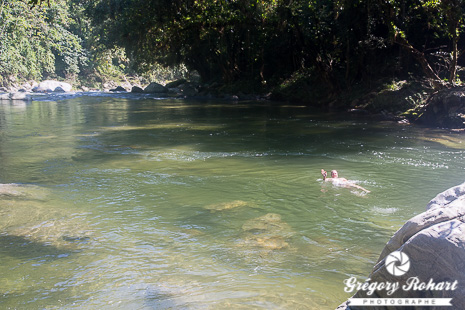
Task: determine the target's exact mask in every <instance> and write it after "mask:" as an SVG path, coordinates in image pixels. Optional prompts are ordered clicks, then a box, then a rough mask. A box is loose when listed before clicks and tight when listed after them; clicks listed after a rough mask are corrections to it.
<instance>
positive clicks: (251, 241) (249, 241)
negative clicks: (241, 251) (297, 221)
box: [238, 213, 294, 250]
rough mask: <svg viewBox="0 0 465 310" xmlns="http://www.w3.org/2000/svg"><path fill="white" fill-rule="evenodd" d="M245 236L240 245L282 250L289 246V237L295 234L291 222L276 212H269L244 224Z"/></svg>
mask: <svg viewBox="0 0 465 310" xmlns="http://www.w3.org/2000/svg"><path fill="white" fill-rule="evenodd" d="M242 230H243V232H244V236H243V238H241V240H240V241H239V244H238V245H239V246H249V247H258V248H261V249H265V250H280V249H284V248H288V247H289V243H288V242H287V239H288V238H290V237H292V236H293V235H294V232H293V231H292V229H291V227H290V226H289V224H287V223H286V222H284V221H282V219H281V216H280V215H279V214H276V213H268V214H265V215H263V216H259V217H257V218H254V219H250V220H248V221H247V222H245V223H244V225H242Z"/></svg>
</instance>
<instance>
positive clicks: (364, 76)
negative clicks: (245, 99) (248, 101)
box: [0, 0, 465, 93]
mask: <svg viewBox="0 0 465 310" xmlns="http://www.w3.org/2000/svg"><path fill="white" fill-rule="evenodd" d="M464 13H465V3H464V2H463V1H461V0H442V1H439V0H430V1H425V0H415V1H412V0H407V1H398V0H389V1H384V0H383V1H381V0H374V1H361V0H341V1H328V0H310V1H308V0H305V1H304V0H266V1H264V0H204V1H199V0H173V1H168V0H148V1H147V0H97V1H90V0H85V1H78V0H49V1H47V0H46V1H41V0H32V1H29V2H28V1H19V0H3V1H2V7H1V13H0V14H1V20H0V41H1V46H0V75H1V76H2V77H3V79H5V78H7V77H8V76H11V75H16V76H21V77H24V78H41V77H45V76H53V75H55V76H62V77H69V76H73V75H76V76H79V75H86V74H87V75H89V74H95V73H97V74H99V75H106V74H107V75H108V74H109V75H111V74H113V73H114V72H112V70H120V71H121V72H123V73H134V72H136V73H142V72H148V71H150V70H153V68H154V66H157V65H163V66H167V67H173V66H179V65H185V66H186V67H187V68H188V69H189V70H191V71H194V70H195V71H196V72H198V74H199V75H200V77H201V79H202V81H204V82H212V81H221V82H223V83H235V82H238V81H248V82H251V83H255V84H256V85H262V86H270V85H278V84H279V83H281V82H282V81H283V80H285V79H289V78H291V77H295V76H300V75H304V76H307V77H308V76H310V77H312V78H313V79H314V80H315V81H319V82H320V83H324V84H325V85H326V86H327V88H328V92H329V93H335V92H338V91H340V90H342V89H347V88H349V87H351V86H352V85H354V84H356V83H360V82H364V81H370V80H373V79H377V78H380V77H383V76H384V77H386V76H400V77H403V76H407V75H415V76H420V77H425V78H427V79H429V80H430V81H432V83H433V84H434V86H435V87H441V86H443V85H445V84H456V83H461V82H460V76H461V71H460V70H461V64H462V62H463V61H462V60H461V58H460V57H461V56H462V54H463V51H464V50H465V44H464V42H463V41H464V40H463V36H464V34H463V30H464V20H463V16H464ZM115 60H116V61H115Z"/></svg>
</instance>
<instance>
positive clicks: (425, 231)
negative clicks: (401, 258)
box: [337, 183, 465, 310]
mask: <svg viewBox="0 0 465 310" xmlns="http://www.w3.org/2000/svg"><path fill="white" fill-rule="evenodd" d="M395 251H400V252H401V253H405V254H406V255H407V257H408V258H409V263H410V265H409V267H410V268H408V271H407V272H406V273H405V274H402V275H395V273H394V274H393V272H392V271H390V270H388V269H389V268H386V267H387V265H388V264H386V261H387V259H386V258H388V257H389V256H390V254H391V253H393V252H395ZM395 266H397V267H399V266H400V265H399V266H398V265H395ZM368 279H369V280H367V282H368V283H370V284H376V283H399V286H400V287H401V288H404V285H407V286H406V288H408V284H409V283H412V281H416V282H418V283H436V284H441V283H449V284H452V283H454V282H455V283H456V284H457V285H456V287H455V289H444V288H445V286H440V287H439V286H436V288H438V287H439V288H440V289H435V287H433V286H431V285H430V288H429V289H421V287H420V286H418V288H419V289H417V290H415V289H412V288H411V289H409V290H407V289H398V290H396V291H395V292H394V293H391V294H389V292H388V290H386V289H379V290H375V291H374V292H373V293H372V294H369V292H368V291H367V290H362V289H361V290H359V291H358V292H357V293H356V294H355V295H354V296H353V298H452V300H451V303H452V305H453V309H465V183H463V184H461V185H459V186H456V187H453V188H451V189H449V190H447V191H445V192H443V193H441V194H439V195H437V196H436V197H435V198H434V199H433V200H431V201H430V202H429V203H428V205H427V210H426V211H425V212H423V213H421V214H419V215H417V216H415V217H413V218H412V219H410V220H408V221H407V222H406V223H405V225H404V226H403V227H402V228H400V229H399V230H398V231H397V232H396V233H395V234H394V236H393V237H392V238H391V240H390V241H389V242H388V243H387V244H386V246H385V248H384V250H383V251H382V253H381V255H380V257H379V259H378V262H377V264H376V265H375V266H374V268H373V271H372V272H371V274H370V275H369V277H368ZM441 288H442V289H441ZM420 308H421V307H418V308H416V309H420ZM337 309H338V310H342V309H354V310H355V309H364V307H358V306H350V304H348V303H347V302H346V303H344V304H342V305H341V306H339V307H338V308H337ZM370 309H373V310H380V309H383V310H386V309H387V310H389V309H397V307H391V306H389V305H387V306H386V305H383V306H375V307H370ZM428 309H439V307H429V308H428ZM441 309H442V308H441Z"/></svg>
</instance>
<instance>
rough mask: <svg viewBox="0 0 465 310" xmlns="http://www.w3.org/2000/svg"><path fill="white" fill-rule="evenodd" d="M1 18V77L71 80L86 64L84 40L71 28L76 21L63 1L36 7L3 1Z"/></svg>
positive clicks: (22, 2)
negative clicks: (55, 77)
mask: <svg viewBox="0 0 465 310" xmlns="http://www.w3.org/2000/svg"><path fill="white" fill-rule="evenodd" d="M0 11H1V13H0V14H1V15H0V18H1V19H0V75H1V76H3V77H7V76H18V77H21V78H25V79H40V78H42V77H47V76H54V75H57V74H58V75H61V76H63V77H72V76H75V75H77V74H78V73H79V72H80V71H81V69H82V68H83V67H85V66H86V65H87V61H88V55H87V53H86V51H85V50H84V49H83V47H82V39H81V38H80V37H78V36H77V35H76V34H74V33H72V32H71V31H70V30H69V29H70V27H71V25H72V24H73V23H74V22H75V21H74V19H73V18H72V15H71V12H70V11H69V9H68V3H67V1H64V0H56V1H50V2H49V6H41V7H33V8H31V7H30V5H29V4H28V3H26V2H24V1H19V0H9V1H3V2H2V6H1V10H0Z"/></svg>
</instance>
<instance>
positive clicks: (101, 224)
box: [0, 96, 465, 309]
mask: <svg viewBox="0 0 465 310" xmlns="http://www.w3.org/2000/svg"><path fill="white" fill-rule="evenodd" d="M464 157H465V137H464V135H463V134H458V133H450V132H448V131H444V130H439V129H427V128H421V127H417V126H413V125H401V124H397V123H394V122H387V121H379V120H374V119H370V118H364V117H360V116H358V117H357V116H348V115H344V114H340V113H339V114H338V113H331V114H330V113H320V112H317V111H314V110H312V109H310V108H307V107H304V106H298V105H287V104H280V103H273V102H247V103H241V102H239V103H231V102H215V101H210V102H201V101H182V100H173V99H160V100H155V99H144V98H137V97H134V98H128V97H125V98H118V97H117V96H116V97H113V98H112V97H98V96H93V97H80V98H75V99H70V100H63V101H59V102H53V101H33V102H31V103H15V104H13V103H9V102H8V103H5V102H4V103H2V104H0V161H1V164H0V183H1V184H3V185H1V186H0V215H1V217H0V261H1V265H0V274H1V277H0V288H1V290H0V294H1V295H0V296H1V297H0V307H1V308H3V309H6V308H9V307H10V308H18V309H45V308H46V309H110V308H111V309H115V308H116V309H227V308H228V309H229V308H232V309H334V308H335V307H337V305H339V304H340V303H342V302H343V301H345V299H346V298H348V297H350V295H351V294H349V293H346V292H344V284H343V281H344V280H345V279H347V278H349V277H351V276H356V277H357V278H359V279H360V280H364V279H366V277H367V276H368V274H369V273H370V271H371V268H372V266H373V264H374V263H375V262H376V260H377V258H378V256H379V254H380V252H381V250H382V248H383V247H384V245H385V243H386V242H387V241H388V240H389V238H390V237H391V236H392V234H393V233H394V232H395V231H396V230H397V229H399V228H400V227H401V226H402V225H403V223H404V222H405V221H406V220H408V219H409V218H411V217H412V216H414V215H416V214H418V213H421V212H422V211H424V210H425V206H426V204H427V202H428V201H429V200H430V199H432V198H433V197H434V196H435V195H436V194H437V193H439V192H442V191H443V190H446V189H448V188H449V187H452V186H455V185H458V184H460V183H462V182H463V181H464V173H465V161H464V160H463V158H464ZM322 168H323V169H326V170H327V171H330V170H332V169H337V170H338V171H339V175H340V176H341V177H345V178H347V179H349V180H352V181H353V182H354V183H355V184H358V185H360V186H363V187H365V188H367V189H369V190H370V191H371V192H370V193H366V192H364V191H361V190H357V189H350V188H342V187H337V186H333V185H331V184H327V183H324V182H323V181H322V179H321V174H320V170H321V169H322Z"/></svg>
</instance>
